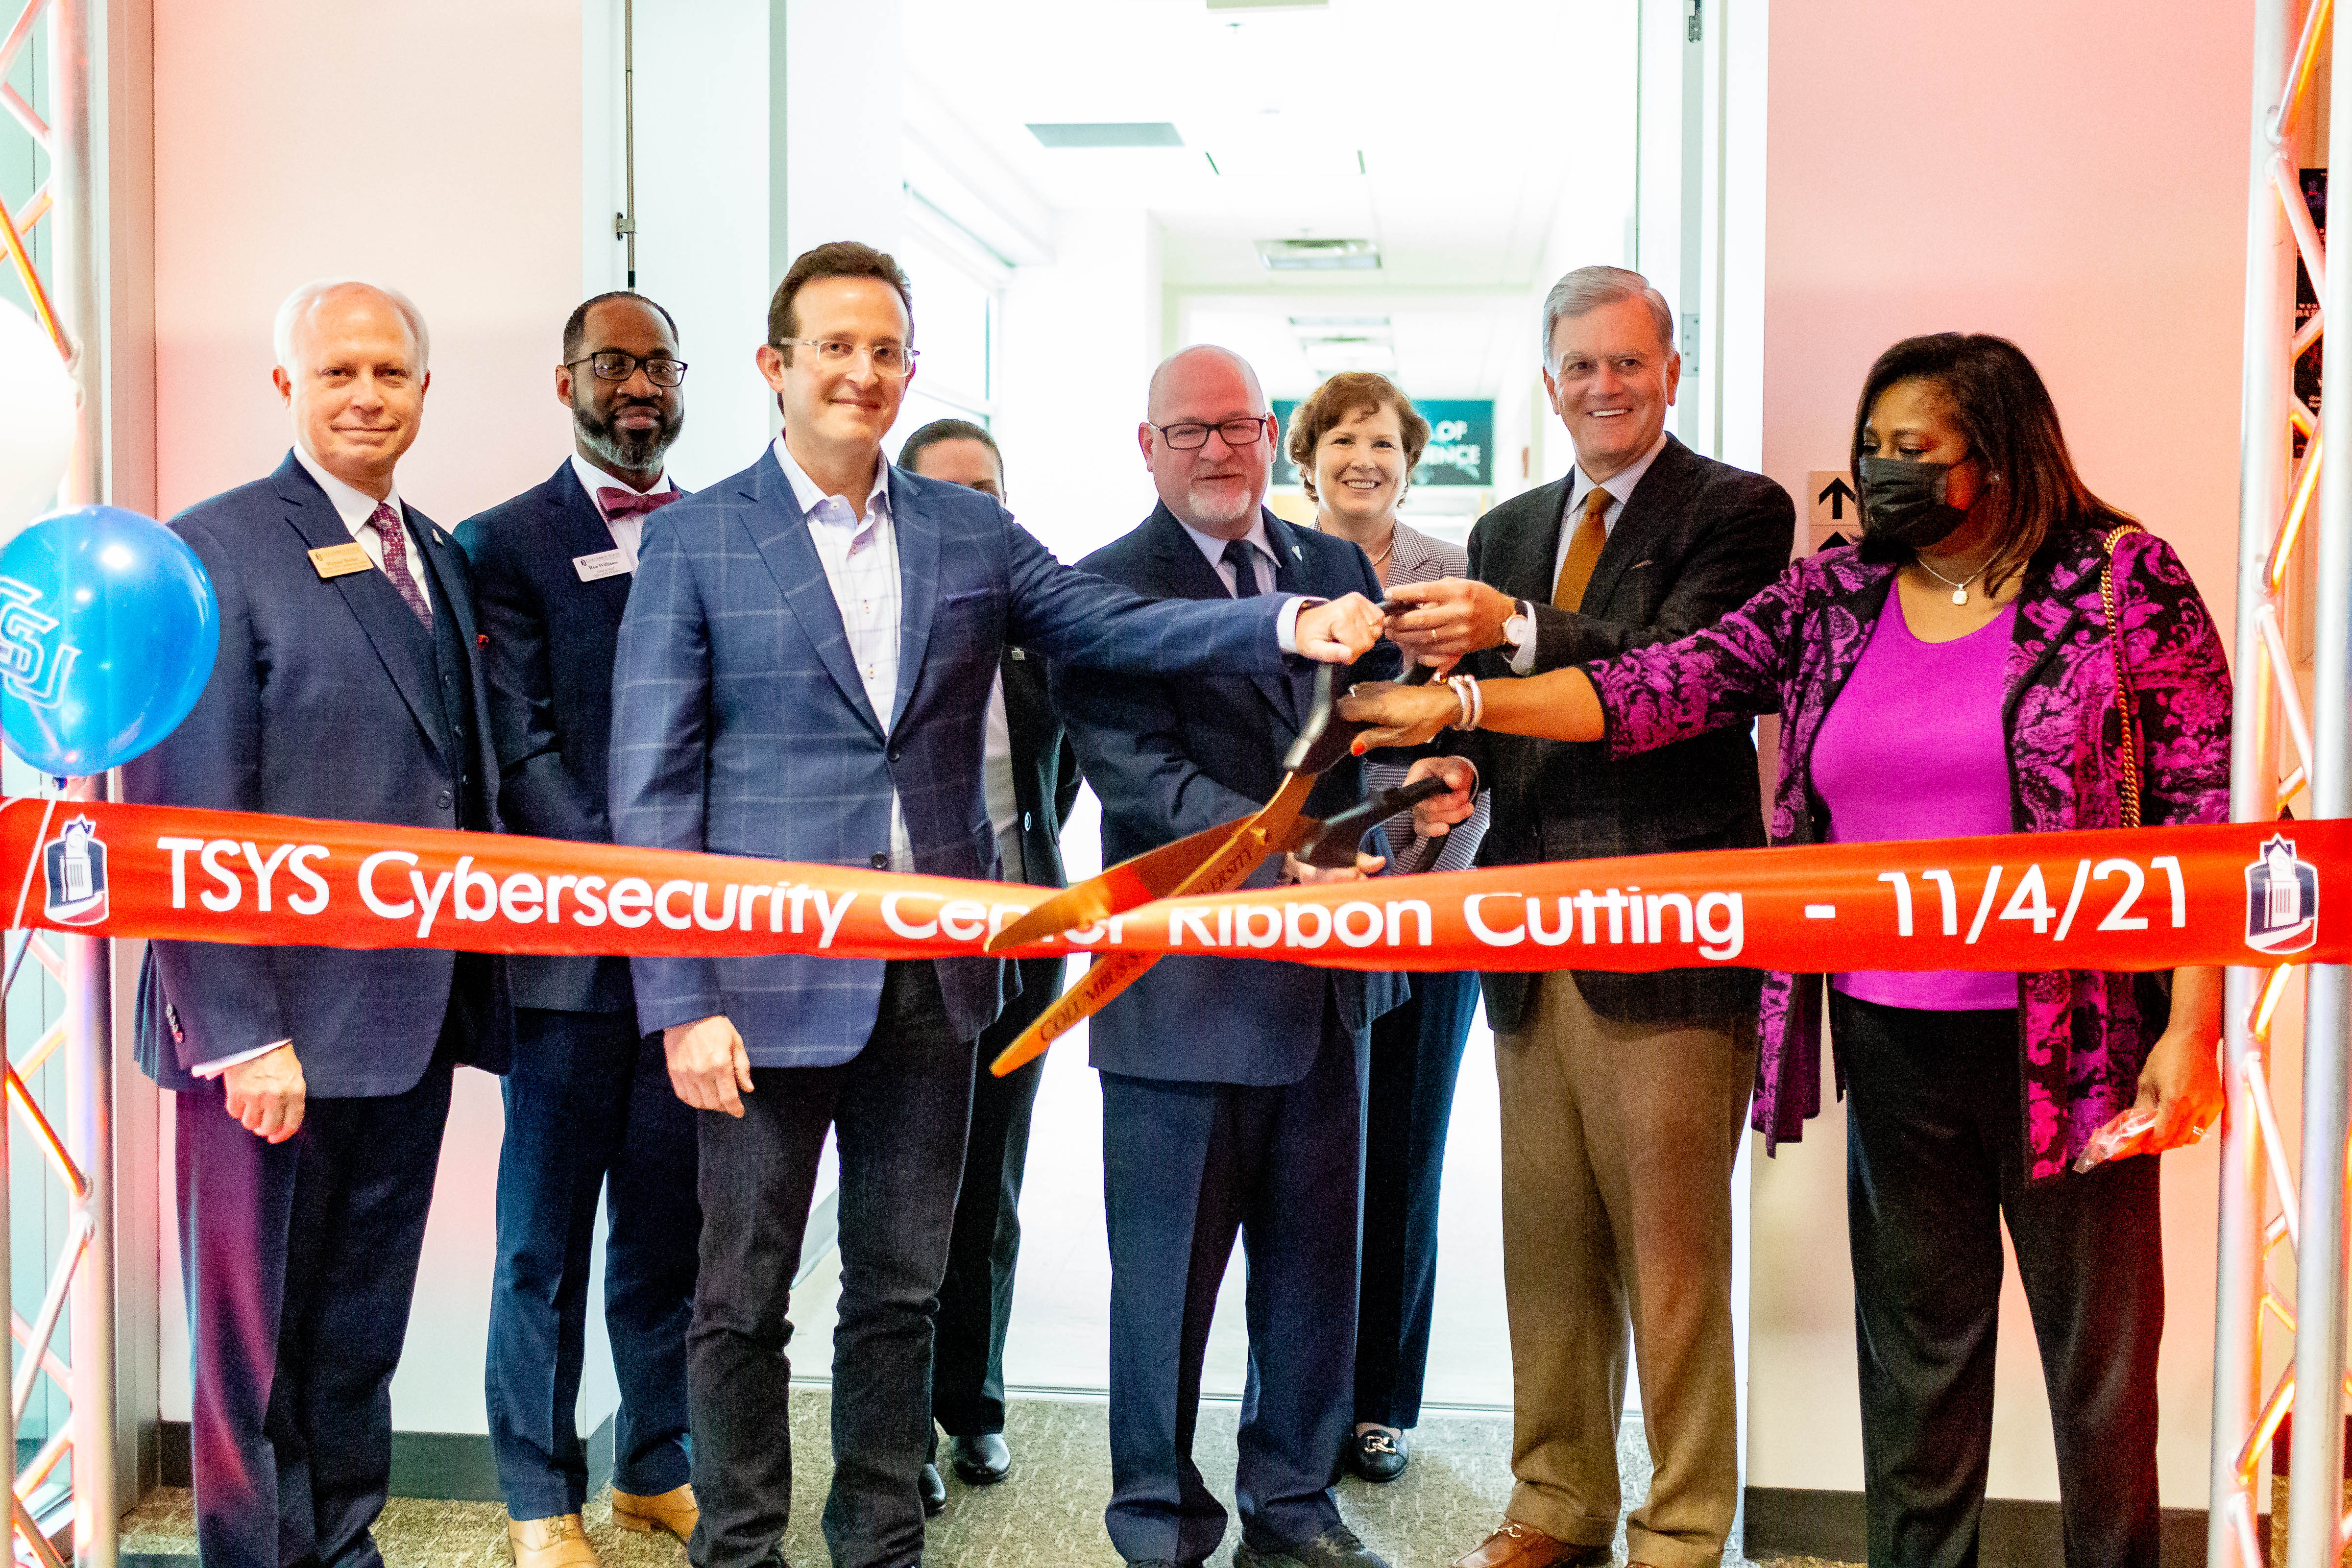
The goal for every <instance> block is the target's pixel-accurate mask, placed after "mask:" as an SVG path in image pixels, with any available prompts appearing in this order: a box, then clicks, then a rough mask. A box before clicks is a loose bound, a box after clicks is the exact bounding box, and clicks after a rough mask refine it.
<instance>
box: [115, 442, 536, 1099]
mask: <svg viewBox="0 0 2352 1568" xmlns="http://www.w3.org/2000/svg"><path fill="white" fill-rule="evenodd" d="M407 510H408V520H409V523H410V524H411V528H410V532H411V534H412V536H413V537H415V538H416V539H417V540H418V541H419V544H420V548H419V549H417V550H416V552H415V556H414V557H412V559H421V561H422V563H423V565H424V567H425V570H426V571H427V572H429V574H430V587H429V589H428V592H429V595H430V597H431V600H432V603H433V611H434V614H435V616H436V618H439V617H449V618H453V619H454V621H455V630H456V632H457V637H458V641H459V643H460V644H461V645H462V647H463V648H464V649H465V650H466V651H467V653H472V652H473V651H474V650H475V648H476V642H475V639H476V636H477V634H478V633H477V629H476V625H475V619H474V585H473V578H472V575H471V573H470V572H468V570H467V566H466V557H465V553H464V552H463V551H461V550H460V549H457V545H456V544H455V543H454V542H453V541H452V540H451V539H450V538H449V536H448V535H447V534H446V533H443V532H442V531H441V530H440V529H439V528H436V527H435V526H434V525H433V523H432V522H431V521H430V520H429V519H427V518H426V517H425V515H424V514H423V513H421V512H419V511H417V510H416V508H415V507H408V509H407ZM172 530H173V532H174V533H176V534H178V535H179V536H180V537H181V538H183V539H184V540H186V541H187V543H188V546H189V548H190V549H194V551H195V552H196V557H197V559H200V560H202V561H203V562H204V563H205V571H207V572H208V573H210V574H211V576H212V582H213V591H214V592H215V594H216V595H217V596H218V598H219V601H220V618H221V634H220V655H219V657H218V658H217V659H216V660H215V662H214V664H213V673H212V678H211V679H210V680H209V681H208V682H206V683H205V691H204V695H202V696H201V697H199V698H197V700H196V706H195V707H194V710H193V711H192V712H190V714H189V715H188V716H187V717H186V718H185V719H184V720H182V721H181V724H180V727H178V728H177V729H175V730H173V732H172V733H171V734H170V735H169V736H167V737H164V738H163V741H162V742H160V743H159V744H158V745H157V746H156V747H154V748H153V749H152V750H151V751H148V752H146V753H145V754H144V755H142V756H141V757H138V758H133V759H132V760H131V761H130V762H129V763H126V764H125V765H124V766H123V769H122V780H123V793H124V795H125V796H126V797H127V798H128V799H130V800H139V801H146V802H152V803H154V804H159V805H173V806H200V807H209V808H214V809H216V810H236V811H276V812H282V813H286V814H289V815H292V816H299V817H331V818H336V819H340V820H343V821H362V822H392V823H397V824H400V825H403V826H407V827H419V828H470V829H476V830H483V831H487V830H488V828H489V826H490V814H491V812H492V810H494V800H495V785H496V780H497V777H498V762H497V758H495V756H494V755H493V754H492V752H491V750H490V741H489V736H488V725H487V724H486V723H485V722H484V713H485V709H486V706H487V697H486V694H485V692H484V689H483V683H482V675H481V664H480V661H479V660H478V659H476V658H468V659H467V661H466V663H467V669H468V671H469V672H470V678H469V681H468V686H469V690H468V691H467V693H466V694H465V698H464V705H463V711H464V712H465V713H466V715H467V721H466V723H465V724H464V733H463V734H462V735H457V734H453V733H452V730H451V727H450V724H449V718H448V710H447V708H446V707H445V706H444V705H443V703H442V702H441V700H440V694H439V692H438V691H437V689H436V685H437V683H436V674H435V664H434V663H433V659H432V656H431V655H430V654H429V653H425V654H422V655H420V653H419V652H418V645H419V644H420V643H423V642H424V641H425V640H424V639H423V638H421V637H419V635H418V629H417V622H416V620H415V613H414V612H412V611H410V609H409V608H408V606H407V605H406V604H405V603H404V602H403V601H402V600H401V597H400V595H399V593H398V592H397V591H395V590H394V588H393V586H392V582H391V580H390V579H388V578H386V577H385V576H384V575H383V572H381V571H359V572H350V573H346V574H345V575H343V576H341V577H337V578H333V579H325V578H321V577H320V575H319V573H318V571H317V570H316V569H315V568H313V567H312V566H311V564H310V557H309V555H308V553H307V552H309V551H310V550H311V549H318V548H320V547H322V546H329V545H347V544H349V543H351V542H352V536H351V532H350V530H348V529H347V528H344V527H343V520H342V518H341V517H339V516H337V515H336V512H335V507H334V504H333V503H332V502H331V501H329V500H328V499H327V495H326V492H325V491H323V490H321V489H320V488H319V486H318V483H317V481H315V480H313V479H312V478H311V477H310V475H309V474H308V473H307V472H305V471H304V469H303V468H302V466H301V465H299V463H297V462H296V461H295V460H294V458H293V455H291V454H290V453H289V455H288V456H287V458H286V461H285V462H283V463H281V464H280V465H278V471H277V472H276V473H275V474H272V475H271V476H269V477H268V478H267V479H263V480H260V481H257V483H254V484H251V485H241V486H238V487H237V488H236V489H234V490H230V491H227V492H226V493H224V494H222V495H218V496H215V497H213V498H212V499H211V500H209V501H203V502H199V503H198V504H197V505H195V506H194V507H189V508H188V509H187V510H186V511H184V512H183V513H181V514H180V515H179V516H178V517H175V518H173V520H172ZM469 799H471V800H476V801H478V802H479V803H480V805H479V807H478V815H479V817H480V820H479V821H472V820H468V817H469V813H468V811H467V807H466V802H467V800H469ZM262 852H263V854H264V855H265V857H266V856H267V854H268V846H264V847H263V850H262ZM192 860H193V857H192ZM225 863H226V864H230V865H239V864H240V857H236V856H229V857H226V861H225ZM188 880H189V882H190V883H191V885H192V887H193V886H194V885H196V884H199V883H205V880H206V879H205V878H204V877H202V876H200V875H198V874H197V872H196V868H195V867H194V864H193V863H192V864H191V865H190V867H189V879H188ZM244 882H245V887H244V891H243V894H242V895H241V896H242V897H245V898H250V897H252V896H254V889H253V885H252V883H253V878H252V874H251V873H250V872H249V871H247V873H246V874H245V877H244ZM287 883H288V879H287V878H286V877H285V876H283V875H280V876H278V878H277V879H276V888H275V892H276V894H277V895H278V897H281V898H282V897H285V896H287V894H288V892H289V889H288V885H287ZM296 891H299V889H297V890H296ZM502 968H503V967H502V966H501V965H500V964H499V962H498V961H497V960H495V959H493V958H490V957H488V956H485V955H480V954H457V953H451V952H448V951H446V950H443V949H437V948H396V949H386V950H383V951H378V952H352V951H347V950H345V949H342V948H338V947H248V946H235V945H231V944H227V943H212V942H150V943H149V944H148V945H147V961H146V966H145V967H144V968H143V969H142V972H141V975H140V983H139V991H140V1005H139V1023H138V1030H137V1045H136V1050H137V1052H138V1059H139V1065H140V1066H141V1068H142V1069H143V1070H145V1071H146V1072H147V1075H148V1076H149V1077H151V1078H152V1079H154V1080H155V1082H157V1083H159V1084H161V1085H163V1087H164V1088H166V1089H192V1088H194V1087H195V1084H196V1080H195V1079H194V1077H193V1076H192V1075H191V1074H190V1071H189V1069H191V1068H194V1067H196V1066H200V1065H202V1064H203V1063H205V1062H208V1061H218V1060H219V1059H220V1058H222V1057H225V1056H233V1055H235V1054H236V1053H238V1052H240V1051H250V1050H252V1049H253V1048H255V1047H256V1046H262V1045H268V1044H269V1043H270V1042H271V1041H273V1040H292V1041H293V1042H294V1051H295V1054H296V1055H297V1056H299V1058H300V1059H301V1062H302V1074H303V1078H304V1080H305V1081H306V1082H307V1084H308V1086H309V1090H310V1093H311V1094H312V1095H314V1096H317V1097H320V1098H325V1099H335V1098H365V1097H370V1096H376V1095H385V1094H399V1093H403V1092H406V1091H407V1090H409V1089H412V1088H414V1087H415V1085H416V1083H417V1082H418V1081H419V1080H420V1079H422V1078H423V1077H424V1075H425V1067H426V1065H427V1064H428V1063H429V1062H430V1061H432V1059H433V1053H434V1050H435V1048H436V1045H437V1044H438V1042H439V1040H440V1035H441V1026H442V1021H443V1019H444V1017H445V1016H446V1015H447V1014H448V1013H449V1012H450V1011H451V1010H452V1003H453V1002H454V1004H455V1009H454V1010H455V1012H456V1014H457V1021H458V1024H459V1030H458V1032H459V1035H460V1040H459V1052H460V1054H459V1060H460V1061H470V1062H472V1063H473V1064H474V1065H476V1066H478V1067H485V1068H488V1069H489V1070H491V1071H504V1070H505V1067H506V1061H507V1050H508V1030H507V1027H506V1019H505V1016H504V1010H503V1009H504V1005H505V982H504V978H503V974H502Z"/></svg>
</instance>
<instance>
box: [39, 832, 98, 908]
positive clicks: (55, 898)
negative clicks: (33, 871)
mask: <svg viewBox="0 0 2352 1568" xmlns="http://www.w3.org/2000/svg"><path fill="white" fill-rule="evenodd" d="M41 869H42V873H43V875H44V876H45V878H46V879H47V883H48V887H47V894H48V897H47V901H46V903H45V904H43V906H42V909H43V913H44V914H45V915H47V917H48V918H49V919H51V920H54V921H56V922H57V923H58V925H99V924H100V923H101V922H103V921H104V920H105V919H106V915H107V903H106V841H105V840H104V839H101V838H100V837H99V836H98V824H96V823H95V822H92V821H90V820H89V818H88V817H76V818H75V819H74V820H73V821H70V822H68V823H67V824H66V825H65V828H64V830H63V831H60V832H59V833H58V836H57V837H56V838H54V839H51V840H50V841H48V842H47V843H46V844H44V845H43V846H41Z"/></svg>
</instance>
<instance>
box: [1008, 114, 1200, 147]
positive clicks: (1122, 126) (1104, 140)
mask: <svg viewBox="0 0 2352 1568" xmlns="http://www.w3.org/2000/svg"><path fill="white" fill-rule="evenodd" d="M1029 134H1030V135H1032V136H1034V137H1035V138H1036V139H1037V141H1038V143H1039V144H1040V145H1041V146H1045V147H1052V148H1055V149H1062V148H1073V147H1181V146H1183V145H1184V138H1183V137H1181V136H1180V135H1178V134H1177V132H1176V128H1175V127H1174V126H1173V125H1171V124H1170V123H1169V122H1168V121H1166V120H1056V121H1048V122H1043V123H1041V122H1039V121H1035V120H1032V121H1030V122H1029Z"/></svg>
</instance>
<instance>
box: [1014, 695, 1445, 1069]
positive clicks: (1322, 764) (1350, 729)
mask: <svg viewBox="0 0 2352 1568" xmlns="http://www.w3.org/2000/svg"><path fill="white" fill-rule="evenodd" d="M1332 672H1333V666H1331V665H1329V664H1324V665H1322V666H1320V667H1319V668H1318V669H1317V671H1316V672H1315V697H1314V702H1313V706H1311V707H1310V708H1309V709H1308V711H1307V722H1306V724H1305V725H1304V726H1303V727H1301V728H1300V729H1299V731H1298V738H1297V739H1296V740H1294V741H1292V742H1291V745H1290V751H1289V754H1288V755H1287V756H1286V757H1285V758H1283V763H1282V768H1283V779H1282V788H1281V789H1277V790H1276V791H1275V796H1274V799H1273V800H1268V801H1267V802H1266V803H1265V805H1264V806H1262V807H1260V808H1259V809H1258V810H1256V811H1255V812H1254V813H1252V814H1251V815H1249V816H1247V817H1241V818H1237V819H1235V820H1234V821H1230V822H1221V823H1219V824H1218V825H1217V826H1215V827H1213V828H1209V829H1205V830H1203V831H1201V832H1197V833H1193V834H1191V835H1189V836H1187V837H1185V838H1181V839H1178V840H1177V841H1175V842H1173V843H1168V844H1162V845H1160V847H1159V848H1158V849H1156V850H1147V851H1145V852H1143V853H1141V854H1139V855H1137V856H1135V857H1134V858H1133V859H1131V860H1124V861H1121V862H1119V863H1118V864H1117V865H1115V866H1113V867H1111V868H1110V869H1109V870H1108V871H1106V872H1104V873H1102V874H1101V875H1100V876H1097V877H1089V878H1088V879H1087V880H1086V881H1085V882H1082V883H1078V884H1077V885H1076V886H1075V887H1072V888H1069V889H1068V890H1066V892H1063V893H1060V894H1055V896H1054V897H1052V898H1049V899H1047V900H1046V901H1045V903H1043V904H1038V905H1037V906H1036V907H1035V908H1034V909H1032V910H1030V911H1029V913H1028V914H1026V915H1023V916H1022V917H1021V918H1020V919H1018V920H1016V921H1013V923H1012V924H1011V925H1007V926H1005V927H1004V929H1003V930H1002V931H1000V932H998V933H997V934H996V936H993V937H992V938H991V939H990V941H989V944H988V950H989V951H990V952H991V953H1003V952H1005V951H1007V950H1009V949H1012V948H1016V947H1024V946H1028V945H1029V944H1031V943H1033V942H1042V941H1044V940H1045V938H1047V937H1049V936H1059V935H1061V934H1062V933H1064V932H1066V931H1077V930H1082V929H1084V928H1085V927H1087V926H1089V925H1099V924H1100V923H1101V922H1103V921H1106V920H1108V919H1110V918H1112V917H1113V916H1115V915H1124V914H1125V913H1126V912H1127V911H1129V910H1130V909H1133V908H1135V907H1137V906H1138V905H1139V904H1149V903H1150V902H1151V901H1152V900H1153V899H1156V898H1175V897H1179V896H1181V895H1182V894H1196V893H1223V892H1224V891H1226V890H1227V889H1228V888H1231V887H1234V886H1235V885H1237V884H1239V883H1243V882H1245V881H1247V880H1248V878H1249V875H1250V873H1252V872H1254V871H1255V870H1257V868H1258V867H1259V866H1260V865H1262V864H1264V863H1265V860H1266V858H1267V857H1268V856H1270V855H1276V854H1283V853H1288V854H1293V855H1296V856H1297V857H1298V859H1299V860H1301V861H1303V862H1306V863H1307V864H1308V865H1318V866H1325V867H1329V868H1333V869H1352V868H1353V867H1354V865H1355V863H1356V845H1357V843H1358V842H1359V841H1360V840H1361V839H1362V837H1363V835H1364V832H1365V831H1366V830H1367V829H1368V828H1370V826H1371V825H1372V824H1373V823H1376V822H1381V821H1387V820H1388V819H1389V818H1390V817H1392V816H1394V815H1395V814H1396V813H1397V812H1399V811H1402V810H1409V809H1411V808H1412V806H1413V805H1414V804H1416V803H1417V802H1419V801H1422V800H1428V799H1429V798H1430V797H1431V796H1433V795H1442V794H1444V792H1445V789H1446V784H1445V781H1444V779H1422V780H1421V781H1420V782H1419V783H1415V784H1407V785H1404V786H1402V788H1400V789H1383V790H1381V791H1380V792H1379V793H1378V794H1376V795H1373V796H1371V797H1370V798H1368V799H1367V800H1364V801H1363V802H1362V803H1361V804H1360V805H1355V806H1350V807H1349V808H1348V810H1344V811H1340V812H1338V813H1336V814H1334V815H1332V816H1329V817H1324V818H1316V817H1309V816H1306V815H1304V814H1303V813H1304V811H1305V810H1306V808H1307V795H1308V794H1309V793H1311V792H1312V791H1313V789H1314V788H1315V780H1316V779H1317V778H1318V776H1320V775H1321V774H1322V773H1323V771H1324V770H1325V769H1326V768H1329V767H1330V766H1331V765H1332V764H1334V763H1336V762H1338V761H1339V759H1340V758H1343V757H1346V756H1348V755H1349V753H1350V751H1351V748H1352V747H1353V743H1354V741H1355V738H1356V737H1357V736H1358V735H1360V734H1361V733H1362V732H1363V731H1364V729H1365V728H1367V726H1364V725H1360V724H1353V723H1350V722H1349V721H1348V720H1346V719H1338V720H1335V719H1334V718H1333V717H1332V699H1333V695H1334V694H1333V690H1332V687H1333V684H1334V682H1333V674H1332ZM1433 674H1436V669H1435V667H1434V666H1433V665H1429V664H1421V665H1416V666H1415V667H1414V668H1412V669H1411V670H1408V671H1407V672H1405V674H1404V678H1403V684H1404V685H1419V684H1421V683H1422V682H1424V681H1426V680H1428V679H1429V678H1430V677H1431V676H1432V675H1433ZM1159 961H1160V956H1159V955H1158V954H1148V953H1106V954H1103V955H1101V956H1097V958H1096V959H1095V961H1094V962H1093V963H1092V964H1090V965H1088V966H1087V972H1086V974H1085V975H1083V976H1081V977H1079V980H1078V983H1077V984H1076V985H1075V986H1072V987H1071V988H1069V989H1068V990H1066V991H1065V992H1063V993H1062V994H1061V996H1060V997H1059V998H1056V999H1055V1002H1054V1005H1053V1006H1052V1007H1049V1008H1047V1009H1045V1012H1044V1013H1043V1014H1042V1015H1040V1017H1039V1018H1038V1019H1037V1021H1036V1022H1034V1023H1033V1024H1031V1025H1030V1026H1029V1027H1028V1028H1027V1029H1026V1030H1023V1031H1022V1033H1021V1037H1020V1038H1019V1039H1018V1040H1014V1041H1013V1043H1012V1044H1011V1045H1008V1046H1006V1047H1005V1048H1004V1050H1003V1052H1002V1053H1000V1054H999V1055H998V1057H997V1059H996V1061H994V1062H992V1064H991V1065H990V1068H989V1071H992V1072H993V1073H995V1074H996V1076H998V1077H999V1078H1002V1077H1003V1076H1004V1075H1005V1074H1006V1073H1008V1072H1011V1071H1014V1070H1015V1069H1016V1068H1020V1067H1023V1066H1025V1065H1026V1064H1027V1063H1029V1062H1030V1061H1034V1060H1035V1059H1036V1058H1037V1057H1038V1056H1040V1055H1042V1054H1043V1053H1044V1051H1045V1048H1046V1047H1047V1046H1049V1045H1051V1044H1053V1043H1054V1041H1055V1040H1057V1039H1059V1038H1060V1037H1061V1036H1063V1035H1064V1034H1066V1033H1068V1032H1069V1031H1070V1030H1072V1029H1074V1028H1076V1026H1077V1025H1078V1024H1079V1023H1081V1022H1083V1021H1085V1020H1086V1019H1089V1018H1092V1017H1093V1016H1094V1015H1095V1014H1096V1013H1097V1012H1099V1011H1100V1010H1101V1009H1102V1008H1103V1005H1104V1004H1105V1003H1107V1002H1108V1001H1109V1000H1110V999H1111V998H1113V997H1115V996H1117V995H1118V994H1119V992H1121V991H1123V990H1125V989H1127V988H1128V987H1129V986H1131V985H1133V984H1134V983H1135V982H1136V980H1137V979H1138V978H1139V977H1140V976H1141V975H1142V974H1143V972H1144V971H1145V970H1146V969H1149V968H1150V967H1151V966H1152V965H1154V964H1156V963H1158V962H1159Z"/></svg>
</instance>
